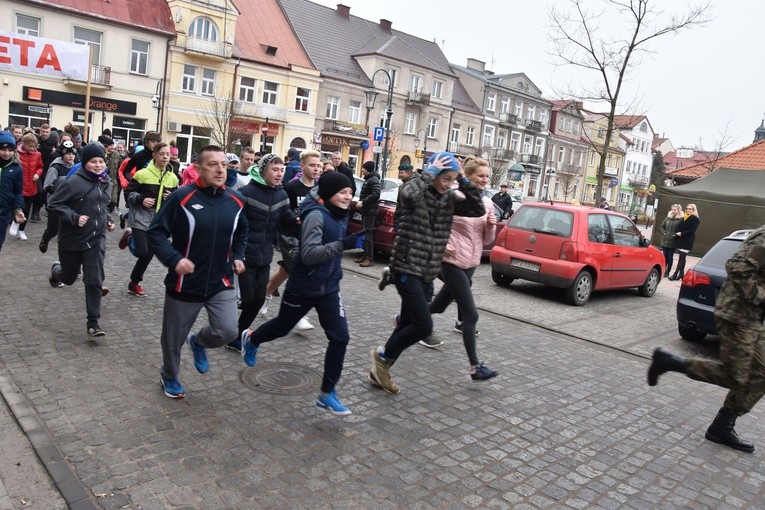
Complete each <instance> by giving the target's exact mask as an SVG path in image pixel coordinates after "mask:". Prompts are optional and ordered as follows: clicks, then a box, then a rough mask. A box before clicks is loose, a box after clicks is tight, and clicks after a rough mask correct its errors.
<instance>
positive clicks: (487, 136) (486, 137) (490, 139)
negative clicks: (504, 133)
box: [481, 126, 494, 147]
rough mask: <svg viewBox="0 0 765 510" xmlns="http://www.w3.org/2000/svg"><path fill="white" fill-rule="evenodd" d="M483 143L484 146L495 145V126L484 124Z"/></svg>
mask: <svg viewBox="0 0 765 510" xmlns="http://www.w3.org/2000/svg"><path fill="white" fill-rule="evenodd" d="M481 144H482V145H483V146H484V147H494V126H484V128H483V140H482V142H481Z"/></svg>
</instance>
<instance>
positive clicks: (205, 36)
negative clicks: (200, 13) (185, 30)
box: [189, 17, 218, 42]
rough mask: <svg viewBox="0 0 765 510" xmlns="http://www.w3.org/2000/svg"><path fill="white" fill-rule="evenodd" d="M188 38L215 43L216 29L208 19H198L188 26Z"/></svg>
mask: <svg viewBox="0 0 765 510" xmlns="http://www.w3.org/2000/svg"><path fill="white" fill-rule="evenodd" d="M189 37H193V38H194V39H202V40H204V41H210V42H215V41H217V40H218V29H217V28H215V23H213V21H212V20H211V19H210V18H204V17H199V18H196V19H195V20H194V21H192V22H191V25H189Z"/></svg>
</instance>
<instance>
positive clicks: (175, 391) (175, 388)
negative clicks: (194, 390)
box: [160, 375, 186, 398]
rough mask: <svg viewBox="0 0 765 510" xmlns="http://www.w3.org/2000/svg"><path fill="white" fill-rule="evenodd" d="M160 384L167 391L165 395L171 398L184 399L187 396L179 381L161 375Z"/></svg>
mask: <svg viewBox="0 0 765 510" xmlns="http://www.w3.org/2000/svg"><path fill="white" fill-rule="evenodd" d="M160 384H162V389H163V390H165V395H166V396H168V397H170V398H183V397H185V396H186V393H184V391H183V386H181V383H180V381H179V380H178V379H169V378H166V377H165V376H164V375H160Z"/></svg>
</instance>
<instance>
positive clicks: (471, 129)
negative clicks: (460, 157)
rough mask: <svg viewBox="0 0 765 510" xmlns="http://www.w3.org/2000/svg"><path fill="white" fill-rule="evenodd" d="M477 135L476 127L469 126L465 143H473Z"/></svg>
mask: <svg viewBox="0 0 765 510" xmlns="http://www.w3.org/2000/svg"><path fill="white" fill-rule="evenodd" d="M474 136H475V128H474V127H472V126H471V127H469V128H467V135H465V144H466V145H473V137H474Z"/></svg>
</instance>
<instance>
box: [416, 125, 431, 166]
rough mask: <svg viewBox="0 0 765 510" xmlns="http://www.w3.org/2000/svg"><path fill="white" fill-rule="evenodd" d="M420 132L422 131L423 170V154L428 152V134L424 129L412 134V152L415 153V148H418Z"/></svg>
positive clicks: (423, 157)
mask: <svg viewBox="0 0 765 510" xmlns="http://www.w3.org/2000/svg"><path fill="white" fill-rule="evenodd" d="M420 131H422V141H423V144H422V167H423V168H425V153H426V152H427V151H428V132H427V130H426V129H425V128H422V129H418V130H417V132H416V133H415V134H414V152H415V153H416V152H417V147H419V146H420Z"/></svg>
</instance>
